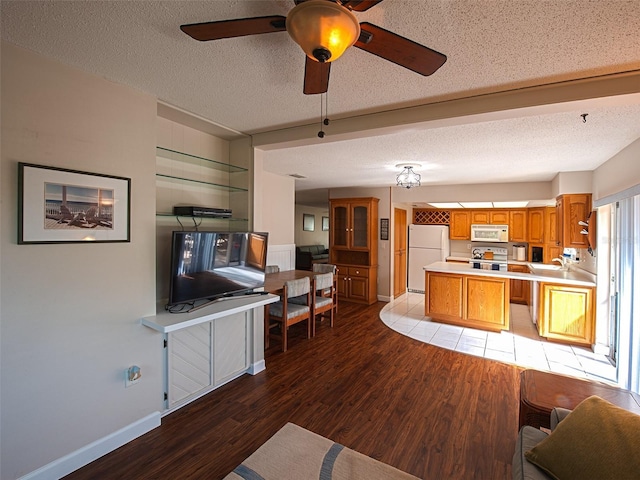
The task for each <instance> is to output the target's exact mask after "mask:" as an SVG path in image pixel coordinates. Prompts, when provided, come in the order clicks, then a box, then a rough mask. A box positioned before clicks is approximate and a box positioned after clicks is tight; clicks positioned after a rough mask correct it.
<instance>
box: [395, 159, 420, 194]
mask: <svg viewBox="0 0 640 480" xmlns="http://www.w3.org/2000/svg"><path fill="white" fill-rule="evenodd" d="M396 167H398V168H402V169H403V170H402V172H400V173H399V174H398V176H397V177H396V182H397V185H398V186H399V187H404V188H411V187H419V186H420V178H421V176H420V174H418V173H416V172H414V171H413V168H414V167H420V165H418V164H417V163H412V164H407V163H399V164H398V165H396Z"/></svg>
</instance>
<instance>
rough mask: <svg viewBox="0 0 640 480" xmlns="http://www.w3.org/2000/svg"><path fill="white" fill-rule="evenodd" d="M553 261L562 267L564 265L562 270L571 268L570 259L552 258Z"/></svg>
mask: <svg viewBox="0 0 640 480" xmlns="http://www.w3.org/2000/svg"><path fill="white" fill-rule="evenodd" d="M551 261H552V262H558V263H560V265H562V266H561V267H560V268H561V269H562V270H566V269H567V267H568V266H569V259H568V258H564V257H556V258H552V259H551Z"/></svg>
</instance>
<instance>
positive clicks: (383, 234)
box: [380, 218, 389, 240]
mask: <svg viewBox="0 0 640 480" xmlns="http://www.w3.org/2000/svg"><path fill="white" fill-rule="evenodd" d="M380 240H389V219H388V218H381V219H380Z"/></svg>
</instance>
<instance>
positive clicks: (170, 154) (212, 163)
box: [156, 147, 247, 173]
mask: <svg viewBox="0 0 640 480" xmlns="http://www.w3.org/2000/svg"><path fill="white" fill-rule="evenodd" d="M156 155H157V156H158V157H163V158H168V159H170V160H177V161H180V162H192V163H197V162H199V161H204V162H208V164H209V167H208V168H213V169H215V170H220V171H222V172H228V173H238V172H246V171H247V169H246V168H243V167H237V166H235V165H231V164H230V163H224V162H218V161H217V160H212V159H210V158H205V157H199V156H197V155H191V154H190V153H184V152H178V151H177V150H171V149H169V148H164V147H156Z"/></svg>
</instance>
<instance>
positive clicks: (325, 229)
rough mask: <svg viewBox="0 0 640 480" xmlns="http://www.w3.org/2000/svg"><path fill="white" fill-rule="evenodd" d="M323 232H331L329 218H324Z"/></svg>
mask: <svg viewBox="0 0 640 480" xmlns="http://www.w3.org/2000/svg"><path fill="white" fill-rule="evenodd" d="M322 231H323V232H328V231H329V217H322Z"/></svg>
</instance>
